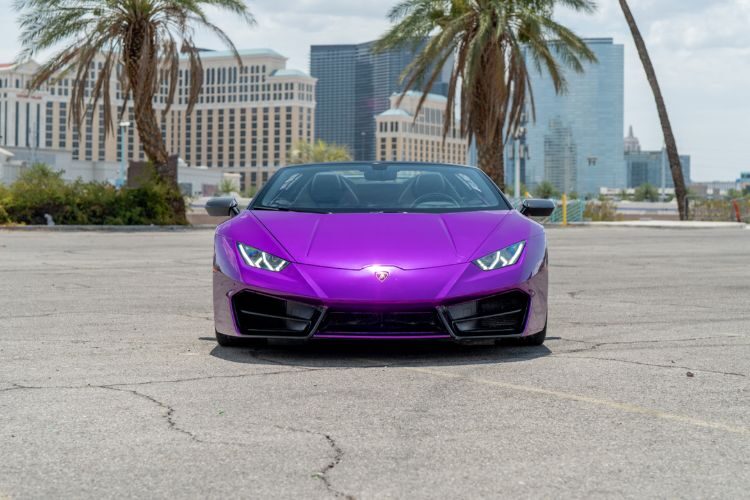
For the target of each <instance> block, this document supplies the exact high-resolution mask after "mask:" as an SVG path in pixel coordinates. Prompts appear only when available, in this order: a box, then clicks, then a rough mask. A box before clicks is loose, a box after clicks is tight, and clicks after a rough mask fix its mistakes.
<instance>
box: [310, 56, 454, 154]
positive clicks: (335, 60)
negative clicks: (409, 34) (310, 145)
mask: <svg viewBox="0 0 750 500" xmlns="http://www.w3.org/2000/svg"><path fill="white" fill-rule="evenodd" d="M373 45H374V42H367V43H362V44H357V45H313V46H312V47H311V48H310V74H311V75H312V76H313V77H314V78H317V79H318V82H317V86H316V100H317V107H316V111H315V138H316V139H322V140H324V141H326V142H328V143H333V144H338V145H341V146H346V147H347V148H348V149H349V150H350V152H351V153H352V156H353V157H354V159H355V160H374V159H375V116H376V115H378V114H380V113H382V112H383V111H385V110H387V109H388V108H390V97H391V95H392V94H393V93H400V92H402V91H403V90H404V88H403V85H402V84H401V83H400V79H401V74H402V73H403V71H404V69H406V67H407V66H408V65H409V64H410V63H411V61H412V60H413V58H414V55H415V52H414V51H413V50H411V49H409V48H407V49H401V50H393V51H388V52H383V53H379V54H375V53H373V51H372V46H373ZM452 66H453V60H452V58H451V59H450V60H449V61H448V62H447V63H446V64H445V69H444V71H443V76H442V78H440V79H438V81H437V82H436V83H435V84H434V85H433V87H432V90H431V92H432V93H433V94H440V95H445V94H446V93H447V80H448V75H449V74H450V73H449V71H450V69H451V68H452ZM414 90H422V89H420V88H417V89H414Z"/></svg>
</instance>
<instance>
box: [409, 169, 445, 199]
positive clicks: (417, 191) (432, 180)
mask: <svg viewBox="0 0 750 500" xmlns="http://www.w3.org/2000/svg"><path fill="white" fill-rule="evenodd" d="M444 192H445V178H444V177H443V176H442V175H440V174H436V173H434V172H427V173H424V174H419V175H418V176H417V178H416V179H415V180H414V195H415V196H424V195H426V194H432V193H444Z"/></svg>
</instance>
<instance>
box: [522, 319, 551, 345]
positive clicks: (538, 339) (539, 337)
mask: <svg viewBox="0 0 750 500" xmlns="http://www.w3.org/2000/svg"><path fill="white" fill-rule="evenodd" d="M546 338H547V321H546V320H545V321H544V330H542V331H541V332H539V333H535V334H534V335H529V336H528V337H521V339H520V340H521V344H522V345H528V346H540V345H542V344H544V339H546Z"/></svg>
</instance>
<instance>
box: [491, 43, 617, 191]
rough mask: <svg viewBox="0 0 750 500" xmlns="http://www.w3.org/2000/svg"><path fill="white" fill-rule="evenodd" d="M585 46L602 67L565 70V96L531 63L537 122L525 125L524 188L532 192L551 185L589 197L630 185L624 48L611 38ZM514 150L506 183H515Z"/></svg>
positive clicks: (509, 162) (507, 149) (508, 157)
mask: <svg viewBox="0 0 750 500" xmlns="http://www.w3.org/2000/svg"><path fill="white" fill-rule="evenodd" d="M586 43H587V45H588V46H589V47H590V48H591V50H592V51H593V52H594V54H595V55H596V57H597V59H598V61H599V62H598V63H596V64H585V65H584V66H585V67H584V69H585V71H584V72H583V73H576V72H575V71H572V70H567V69H566V70H565V71H564V74H565V78H566V80H567V83H568V85H567V87H568V88H567V92H566V93H565V94H562V95H558V94H557V93H556V92H555V88H554V85H553V83H552V80H551V79H550V77H549V75H548V74H547V73H546V72H542V73H541V74H540V73H538V72H537V71H536V69H534V65H533V62H532V61H528V65H529V70H530V71H531V72H532V73H531V86H532V89H533V93H534V102H535V105H536V106H535V109H536V120H531V119H530V120H529V123H528V125H527V136H526V146H527V148H528V150H527V151H528V157H527V158H526V159H525V162H524V163H525V164H524V167H525V168H524V174H525V175H523V176H522V178H521V182H522V183H524V184H526V185H527V186H528V187H529V189H533V188H534V187H535V186H536V185H538V184H539V183H541V182H542V181H544V180H548V181H550V182H551V183H552V184H554V185H555V187H556V188H557V189H558V190H560V191H561V192H571V191H576V192H578V193H579V194H581V195H585V194H596V193H599V188H601V187H610V188H624V187H625V186H626V184H627V179H626V168H625V159H624V154H623V151H624V141H623V135H624V134H623V114H624V59H623V46H622V45H620V44H615V43H613V41H612V39H610V38H593V39H587V40H586ZM530 118H531V116H530ZM512 149H513V148H511V147H510V144H508V147H507V148H506V158H507V161H506V172H507V175H506V180H507V182H508V183H512V182H513V168H512V165H513V159H512ZM511 185H512V184H511Z"/></svg>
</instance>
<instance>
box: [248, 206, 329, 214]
mask: <svg viewBox="0 0 750 500" xmlns="http://www.w3.org/2000/svg"><path fill="white" fill-rule="evenodd" d="M252 209H253V210H267V211H271V212H300V213H310V214H330V213H331V212H330V211H329V210H315V209H314V208H311V209H307V208H304V209H302V208H288V207H267V206H260V207H253V208H252Z"/></svg>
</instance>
